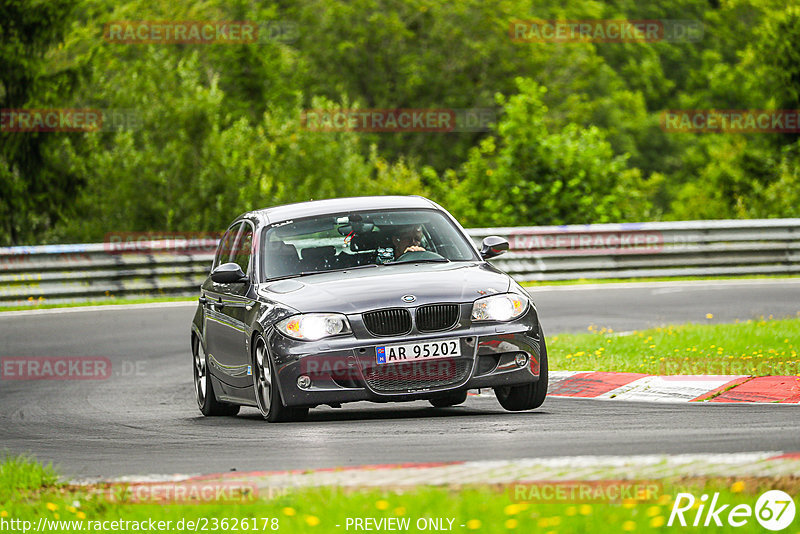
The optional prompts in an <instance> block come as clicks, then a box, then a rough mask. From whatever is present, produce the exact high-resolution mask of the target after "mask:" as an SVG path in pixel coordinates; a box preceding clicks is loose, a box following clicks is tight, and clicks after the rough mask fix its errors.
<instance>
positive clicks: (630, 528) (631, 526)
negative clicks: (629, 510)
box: [622, 521, 636, 532]
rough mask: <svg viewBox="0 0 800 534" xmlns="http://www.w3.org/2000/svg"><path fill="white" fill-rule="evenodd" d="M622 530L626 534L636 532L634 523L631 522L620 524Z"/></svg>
mask: <svg viewBox="0 0 800 534" xmlns="http://www.w3.org/2000/svg"><path fill="white" fill-rule="evenodd" d="M622 530H624V531H626V532H633V531H634V530H636V523H634V522H633V521H625V522H624V523H622Z"/></svg>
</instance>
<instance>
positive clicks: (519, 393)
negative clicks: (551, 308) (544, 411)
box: [494, 325, 547, 412]
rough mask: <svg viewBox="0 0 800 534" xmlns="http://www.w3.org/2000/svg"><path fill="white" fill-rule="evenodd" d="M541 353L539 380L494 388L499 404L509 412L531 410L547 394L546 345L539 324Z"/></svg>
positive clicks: (538, 404)
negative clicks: (520, 384)
mask: <svg viewBox="0 0 800 534" xmlns="http://www.w3.org/2000/svg"><path fill="white" fill-rule="evenodd" d="M539 337H540V339H541V341H540V343H541V354H540V356H539V380H538V381H536V382H531V383H530V384H525V385H522V386H506V387H499V388H494V393H495V396H497V400H498V401H499V402H500V406H502V407H503V408H505V409H506V410H508V411H510V412H520V411H523V410H533V409H534V408H538V407H539V406H541V405H542V403H543V402H544V399H545V397H546V396H547V346H546V345H545V341H544V334H543V333H542V327H541V325H539Z"/></svg>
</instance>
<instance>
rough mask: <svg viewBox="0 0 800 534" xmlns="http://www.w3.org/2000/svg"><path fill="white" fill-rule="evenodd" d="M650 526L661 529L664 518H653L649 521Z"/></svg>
mask: <svg viewBox="0 0 800 534" xmlns="http://www.w3.org/2000/svg"><path fill="white" fill-rule="evenodd" d="M650 526H651V527H655V528H658V527H663V526H664V516H661V515H659V516H657V517H654V518H653V519H651V520H650Z"/></svg>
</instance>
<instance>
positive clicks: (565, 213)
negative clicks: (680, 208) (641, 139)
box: [448, 79, 642, 226]
mask: <svg viewBox="0 0 800 534" xmlns="http://www.w3.org/2000/svg"><path fill="white" fill-rule="evenodd" d="M517 86H518V91H519V92H518V94H516V95H514V96H512V97H510V98H508V99H505V98H504V97H502V96H499V95H498V103H499V104H501V105H502V106H503V113H502V117H503V118H502V119H501V120H500V123H499V124H498V125H497V128H496V133H497V135H498V137H497V138H495V137H488V138H486V139H484V140H483V141H482V142H481V144H480V146H479V147H478V148H475V149H473V150H472V151H471V152H470V155H469V158H468V159H467V161H466V163H465V164H464V166H463V168H462V173H463V175H464V178H463V180H462V181H460V182H458V183H457V184H455V187H454V188H453V189H452V192H453V193H452V198H450V199H448V205H449V206H450V207H451V208H452V209H453V210H454V211H455V212H456V214H458V215H460V216H461V217H462V218H463V219H464V220H467V221H469V222H470V224H477V225H481V226H512V225H520V224H522V225H527V224H566V223H589V222H607V221H617V220H622V219H630V218H636V217H641V216H642V213H641V211H638V210H637V209H635V208H634V206H632V205H631V204H630V203H625V204H623V203H622V202H621V199H623V198H625V196H626V195H627V194H628V193H627V191H626V190H627V189H628V188H629V187H630V186H631V185H634V184H635V183H636V181H637V179H638V175H637V173H636V172H632V171H631V170H629V169H626V167H625V158H624V157H621V156H615V155H614V153H613V151H612V149H611V146H610V144H609V143H608V142H607V141H606V140H605V138H604V135H603V133H602V131H601V130H600V129H598V128H596V127H590V128H585V129H584V128H580V127H578V126H577V125H575V124H568V125H567V126H566V127H564V128H563V129H562V130H561V131H550V129H549V128H548V126H547V121H546V116H547V112H548V109H547V107H546V106H545V105H544V104H543V103H542V97H543V95H544V94H545V92H546V90H545V88H543V87H540V86H539V85H537V84H536V83H535V82H533V81H532V80H528V79H518V80H517ZM633 190H636V189H633ZM639 209H641V208H639ZM625 210H630V211H625Z"/></svg>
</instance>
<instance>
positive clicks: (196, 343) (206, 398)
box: [192, 337, 239, 417]
mask: <svg viewBox="0 0 800 534" xmlns="http://www.w3.org/2000/svg"><path fill="white" fill-rule="evenodd" d="M192 363H193V365H192V367H193V371H194V373H193V374H194V394H195V398H196V399H197V406H198V407H199V408H200V411H201V412H202V414H203V415H205V416H207V417H212V416H218V415H236V414H237V413H239V406H237V405H235V404H225V403H223V402H219V401H218V400H217V397H216V395H214V386H213V385H212V383H211V377H210V376H209V374H208V356H207V355H206V351H205V349H203V344H202V343H200V340H199V339H198V338H196V337H195V338H194V339H193V340H192Z"/></svg>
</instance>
